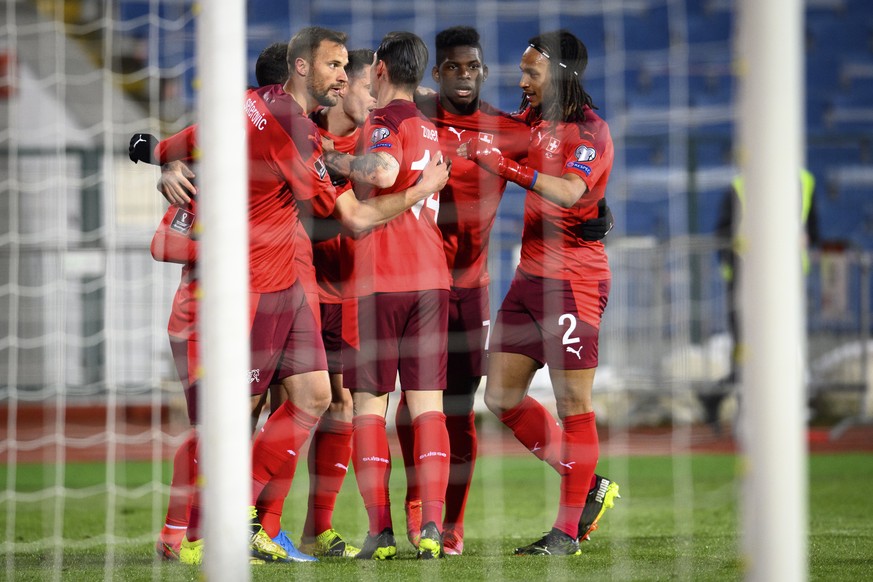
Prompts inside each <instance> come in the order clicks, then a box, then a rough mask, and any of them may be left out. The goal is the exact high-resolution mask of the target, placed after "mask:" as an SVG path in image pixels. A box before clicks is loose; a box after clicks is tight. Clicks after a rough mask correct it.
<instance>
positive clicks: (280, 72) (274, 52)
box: [255, 42, 288, 87]
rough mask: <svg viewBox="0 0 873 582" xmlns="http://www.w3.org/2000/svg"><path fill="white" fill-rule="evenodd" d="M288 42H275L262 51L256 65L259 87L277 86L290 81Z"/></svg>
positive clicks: (256, 77)
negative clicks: (287, 58) (287, 57)
mask: <svg viewBox="0 0 873 582" xmlns="http://www.w3.org/2000/svg"><path fill="white" fill-rule="evenodd" d="M287 54H288V43H287V42H274V43H273V44H271V45H270V46H268V47H267V48H265V49H264V50H262V51H261V54H260V55H258V60H257V62H256V63H255V79H257V81H258V86H259V87H263V86H265V85H276V84H278V83H284V82H285V81H287V80H288V61H287V60H286V58H285V57H286V55H287Z"/></svg>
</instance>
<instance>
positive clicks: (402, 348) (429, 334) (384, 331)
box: [343, 289, 449, 393]
mask: <svg viewBox="0 0 873 582" xmlns="http://www.w3.org/2000/svg"><path fill="white" fill-rule="evenodd" d="M448 300H449V292H448V291H447V290H436V289H431V290H426V291H412V292H408V293H376V294H374V295H368V296H366V297H359V298H356V299H348V300H346V301H344V302H343V385H344V386H346V387H347V388H349V389H350V390H351V391H352V392H354V391H356V390H360V391H364V392H377V393H386V392H393V391H394V386H395V383H396V381H397V375H398V372H399V374H400V386H401V388H402V389H403V390H444V389H445V387H446V342H447V337H446V336H447V329H448Z"/></svg>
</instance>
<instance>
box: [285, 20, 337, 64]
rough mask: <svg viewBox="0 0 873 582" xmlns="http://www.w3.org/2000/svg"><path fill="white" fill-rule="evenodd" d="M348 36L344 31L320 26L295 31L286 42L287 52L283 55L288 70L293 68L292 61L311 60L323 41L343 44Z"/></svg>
mask: <svg viewBox="0 0 873 582" xmlns="http://www.w3.org/2000/svg"><path fill="white" fill-rule="evenodd" d="M347 38H348V36H347V35H346V33H344V32H340V31H338V30H331V29H329V28H323V27H321V26H307V27H306V28H301V29H300V30H299V31H297V34H295V35H294V36H293V37H291V41H290V42H289V43H288V52H287V56H286V57H285V58H286V60H287V61H288V71H289V72H290V71H292V70H293V68H294V61H295V60H297V59H298V58H303V59H305V60H307V61H310V62H311V61H312V55H314V54H315V51H317V50H318V47H319V46H320V45H321V43H322V42H323V41H329V42H335V43H337V44H341V45H345V44H346V39H347Z"/></svg>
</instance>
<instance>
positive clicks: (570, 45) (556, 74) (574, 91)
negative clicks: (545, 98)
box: [522, 28, 596, 122]
mask: <svg viewBox="0 0 873 582" xmlns="http://www.w3.org/2000/svg"><path fill="white" fill-rule="evenodd" d="M528 44H529V45H530V46H531V47H533V48H534V49H536V50H537V51H539V52H540V53H542V55H543V56H544V57H546V60H547V61H548V62H549V70H550V72H551V84H552V88H553V89H554V94H555V100H554V101H553V102H552V103H550V104H549V105H548V110H543V111H542V116H543V118H545V119H551V120H560V121H567V122H579V121H583V120H584V119H585V113H584V112H583V108H584V107H585V106H586V105H587V106H588V107H591V108H592V109H596V107H594V103H593V102H592V100H591V96H590V95H589V94H588V93H586V92H585V89H583V88H582V73H584V72H585V68H586V67H587V66H588V48H587V47H586V46H585V43H583V42H582V41H581V40H579V38H578V37H576V35H574V34H573V33H572V32H570V31H568V30H566V29H563V28H562V29H560V30H553V31H550V32H544V33H542V34H539V35H537V36H534V37H532V38H531V39H529V40H528ZM525 104H526V99H524V98H522V107H524V106H525Z"/></svg>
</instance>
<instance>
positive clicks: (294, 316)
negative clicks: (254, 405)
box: [170, 281, 327, 424]
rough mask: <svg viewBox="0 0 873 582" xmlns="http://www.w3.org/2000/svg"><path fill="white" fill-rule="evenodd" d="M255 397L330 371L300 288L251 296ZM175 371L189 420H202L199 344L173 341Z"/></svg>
mask: <svg viewBox="0 0 873 582" xmlns="http://www.w3.org/2000/svg"><path fill="white" fill-rule="evenodd" d="M249 321H250V338H249V339H250V342H251V369H250V370H249V374H248V382H249V392H250V394H251V395H259V394H263V393H264V392H266V391H267V388H269V386H270V384H271V383H273V382H278V381H281V380H282V379H283V378H287V377H288V376H295V375H297V374H303V373H306V372H315V371H319V370H326V369H327V360H326V359H325V355H324V344H323V343H322V341H321V331H320V330H319V328H318V324H317V323H316V319H315V316H314V315H313V313H312V310H311V309H310V308H309V304H308V302H307V298H306V294H305V293H304V292H303V287H302V285H301V284H300V282H299V281H298V282H296V283H294V285H292V286H291V287H290V288H288V289H284V290H282V291H276V292H273V293H249ZM170 347H171V349H172V352H173V359H174V360H175V363H176V370H177V371H178V372H179V378H180V379H181V381H182V387H183V388H184V390H185V399H186V400H187V403H188V418H189V420H190V421H191V423H192V424H196V423H197V422H198V419H199V410H198V408H199V406H198V394H197V392H198V388H197V386H198V384H199V382H198V381H197V380H198V379H199V375H200V353H199V352H200V349H201V348H200V342H199V341H190V340H184V339H180V338H175V337H173V336H170Z"/></svg>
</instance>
